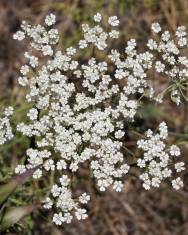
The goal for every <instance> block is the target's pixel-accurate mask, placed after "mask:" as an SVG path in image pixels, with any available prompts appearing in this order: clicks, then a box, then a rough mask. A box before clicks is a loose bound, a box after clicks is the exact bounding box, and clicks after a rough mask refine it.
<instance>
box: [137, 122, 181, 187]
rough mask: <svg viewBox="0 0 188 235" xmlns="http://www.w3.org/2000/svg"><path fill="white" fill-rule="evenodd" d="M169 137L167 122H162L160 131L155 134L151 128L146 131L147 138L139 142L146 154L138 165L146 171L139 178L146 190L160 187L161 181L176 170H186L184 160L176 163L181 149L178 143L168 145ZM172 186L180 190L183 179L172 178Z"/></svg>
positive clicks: (139, 146)
mask: <svg viewBox="0 0 188 235" xmlns="http://www.w3.org/2000/svg"><path fill="white" fill-rule="evenodd" d="M167 137H168V129H167V126H166V123H164V122H162V123H160V125H159V133H157V134H154V133H153V131H151V130H150V129H149V130H148V131H147V132H146V139H141V140H139V141H138V142H137V145H138V148H141V149H142V150H143V151H144V156H143V158H139V159H138V161H137V165H138V167H139V168H141V169H142V170H143V171H144V173H142V174H141V175H140V176H139V178H140V179H141V180H142V181H143V187H144V188H145V189H146V190H149V189H150V188H151V187H159V186H160V184H161V182H162V181H163V180H165V179H167V178H170V177H172V174H173V173H174V172H177V173H179V172H181V171H183V170H185V164H184V163H183V162H177V163H174V162H176V161H177V158H179V156H180V149H179V148H178V147H177V146H176V145H172V146H171V147H170V148H169V147H167V146H166V144H165V142H164V141H165V140H166V139H167ZM172 186H173V188H174V189H176V190H178V189H180V188H181V187H183V181H182V180H181V178H180V177H178V178H176V179H174V180H172Z"/></svg>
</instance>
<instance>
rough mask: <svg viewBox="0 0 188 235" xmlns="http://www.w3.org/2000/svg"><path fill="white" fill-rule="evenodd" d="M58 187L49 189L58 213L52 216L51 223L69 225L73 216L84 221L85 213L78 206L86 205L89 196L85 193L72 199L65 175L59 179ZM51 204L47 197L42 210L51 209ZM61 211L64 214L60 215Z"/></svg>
mask: <svg viewBox="0 0 188 235" xmlns="http://www.w3.org/2000/svg"><path fill="white" fill-rule="evenodd" d="M59 181H60V186H59V185H57V184H55V185H53V187H52V189H51V194H52V197H53V198H54V199H55V201H56V203H55V206H56V208H57V210H58V211H59V212H58V213H55V214H54V216H53V222H54V223H55V224H56V225H61V224H62V223H64V222H66V223H70V222H71V221H72V219H73V214H74V216H75V217H76V218H77V219H78V220H84V219H86V218H87V213H86V212H87V211H86V209H84V208H81V207H80V205H84V204H87V203H88V201H89V200H90V196H89V195H87V194H86V193H83V194H82V195H80V196H79V197H78V198H77V200H75V198H74V199H73V198H72V192H71V190H70V189H69V187H70V184H71V182H70V179H69V178H68V176H67V175H63V176H62V177H61V178H60V179H59ZM53 204H54V203H53V202H52V200H51V198H50V197H47V198H46V199H45V201H44V208H46V209H51V208H52V206H53ZM62 211H63V212H64V214H62Z"/></svg>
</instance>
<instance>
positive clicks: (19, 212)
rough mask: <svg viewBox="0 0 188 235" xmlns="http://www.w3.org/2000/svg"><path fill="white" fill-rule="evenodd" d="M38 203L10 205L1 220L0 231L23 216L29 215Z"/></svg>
mask: <svg viewBox="0 0 188 235" xmlns="http://www.w3.org/2000/svg"><path fill="white" fill-rule="evenodd" d="M39 207H40V204H34V205H29V206H20V207H11V208H9V209H8V210H7V211H6V212H5V213H4V216H3V218H2V220H1V225H0V231H5V230H6V229H8V228H10V227H11V226H13V225H14V224H16V223H18V222H19V221H20V220H21V219H22V218H23V217H24V216H26V215H29V214H30V213H31V212H33V211H34V210H36V209H38V208H39Z"/></svg>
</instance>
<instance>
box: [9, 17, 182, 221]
mask: <svg viewBox="0 0 188 235" xmlns="http://www.w3.org/2000/svg"><path fill="white" fill-rule="evenodd" d="M55 19H56V17H55V16H54V15H53V14H50V15H49V16H47V17H46V19H45V23H46V26H45V27H43V26H41V25H37V26H31V25H30V24H28V23H26V22H23V23H22V26H21V28H22V30H21V31H18V32H17V33H16V34H15V35H14V38H15V39H17V40H22V39H24V38H25V37H29V38H30V39H31V42H30V46H31V50H29V52H26V53H25V57H26V58H27V59H28V63H27V64H25V65H23V66H22V67H21V69H20V72H21V74H22V76H21V77H20V78H19V83H20V85H22V86H24V87H27V89H28V93H27V95H26V99H27V101H28V102H31V103H32V104H34V106H33V108H31V109H30V110H29V111H28V113H27V117H28V122H27V123H26V124H25V123H23V122H21V123H19V124H18V125H17V130H18V131H19V132H21V133H22V134H23V135H26V136H28V137H31V138H33V137H34V139H35V145H36V146H35V147H33V146H32V147H30V148H29V149H28V150H27V151H26V155H27V163H26V164H25V165H18V166H17V167H16V169H15V172H16V173H22V172H24V171H25V170H26V169H29V168H34V167H37V170H36V171H35V173H34V175H33V177H34V178H36V179H37V178H40V177H41V176H42V175H43V173H44V172H49V174H50V173H51V172H52V173H54V174H55V176H57V177H59V181H60V184H61V185H60V186H59V185H58V184H54V185H53V187H52V189H51V195H50V196H48V197H47V198H46V200H45V203H44V207H45V208H46V209H50V208H52V207H53V208H56V210H57V213H55V214H54V217H53V221H54V222H55V223H56V224H57V225H61V224H62V223H63V222H67V223H70V222H71V220H72V218H73V217H74V216H75V217H76V218H77V219H78V220H80V219H85V218H86V217H87V214H86V210H85V209H84V208H82V207H80V205H81V204H85V203H87V201H89V195H87V194H86V193H83V194H82V195H81V196H80V197H79V198H78V197H77V196H74V192H73V190H71V184H72V182H71V179H72V175H76V174H77V173H78V172H79V170H80V168H81V167H82V166H83V164H88V165H89V167H90V170H91V172H92V174H91V175H92V177H93V178H94V179H95V181H96V183H97V186H98V187H99V189H100V190H101V191H105V190H106V189H107V188H108V187H112V188H113V189H114V190H116V191H117V192H119V191H121V190H122V188H123V178H124V177H125V176H126V175H127V174H128V172H129V169H130V166H129V164H128V163H127V161H126V160H127V159H126V156H125V154H124V151H123V149H124V148H123V142H124V135H125V130H124V129H125V126H126V125H127V124H128V123H129V122H132V121H134V116H135V114H136V112H137V109H138V107H139V105H140V98H135V97H136V95H137V96H138V97H142V96H143V95H146V94H147V93H148V89H149V88H150V86H149V85H148V81H147V71H148V70H149V69H151V67H152V58H153V55H152V54H151V53H149V52H144V53H138V52H137V50H136V41H135V40H134V39H131V40H129V41H128V42H127V46H126V47H125V51H124V53H123V54H120V53H119V52H118V51H117V50H115V49H114V50H111V51H110V53H108V52H107V51H108V50H106V48H107V47H108V45H109V44H110V42H111V40H112V39H115V38H117V37H118V35H119V33H118V31H117V30H114V28H113V27H117V26H118V24H119V20H118V18H117V16H111V17H109V19H108V24H109V26H108V29H107V30H106V29H105V28H104V27H102V26H101V24H99V23H100V22H101V20H102V16H101V15H100V14H99V13H97V14H96V15H95V16H94V22H95V23H96V25H94V26H93V27H90V26H89V25H88V24H84V25H83V26H82V29H83V39H82V40H80V41H79V43H78V45H76V46H75V47H69V48H67V49H66V50H63V51H62V50H59V49H58V47H57V48H56V47H55V44H57V43H58V39H59V36H58V31H57V30H56V29H52V28H51V26H52V25H53V24H55ZM109 27H112V29H110V30H109ZM109 40H110V41H109ZM85 47H88V50H89V49H91V51H92V52H94V50H93V48H95V49H96V50H97V49H98V50H100V53H103V57H102V58H103V59H100V60H99V59H97V58H96V56H95V53H93V55H92V56H91V58H89V59H88V60H87V61H84V62H81V63H80V61H79V50H82V49H83V48H85ZM34 49H36V50H37V51H39V52H41V53H42V54H43V56H44V57H45V59H44V61H42V62H41V63H39V58H41V57H40V56H38V57H36V55H35V50H34ZM37 54H38V55H39V53H37ZM81 61H82V60H81ZM33 68H35V69H33ZM174 151H175V152H176V151H177V150H176V149H175V148H174ZM62 175H63V176H62ZM177 182H179V181H178V179H177ZM174 184H176V183H175V182H174V183H173V185H174Z"/></svg>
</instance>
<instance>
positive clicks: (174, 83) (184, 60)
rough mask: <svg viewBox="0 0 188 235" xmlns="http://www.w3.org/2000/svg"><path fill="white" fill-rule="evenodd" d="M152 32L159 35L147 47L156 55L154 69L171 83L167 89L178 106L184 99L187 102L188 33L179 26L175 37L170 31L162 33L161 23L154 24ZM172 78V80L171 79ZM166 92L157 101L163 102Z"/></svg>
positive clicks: (150, 40) (149, 41)
mask: <svg viewBox="0 0 188 235" xmlns="http://www.w3.org/2000/svg"><path fill="white" fill-rule="evenodd" d="M151 29H152V31H153V32H154V33H156V34H157V37H156V39H155V40H154V39H149V40H148V43H147V46H148V48H149V49H150V50H151V51H152V54H153V55H154V69H155V71H156V72H158V73H160V75H163V74H164V75H165V76H166V77H167V78H168V81H170V86H169V87H168V88H167V90H168V92H171V98H172V101H174V102H175V103H176V104H177V105H179V104H180V102H181V96H182V98H185V99H186V100H187V97H185V95H184V94H183V93H184V86H185V87H187V83H188V57H187V56H186V54H187V46H188V41H187V33H186V28H185V27H184V26H179V27H178V28H177V30H176V32H175V35H171V33H170V32H169V31H167V30H166V31H164V32H162V29H161V26H160V25H159V23H153V24H152V27H151ZM169 78H170V79H169ZM163 96H164V92H162V93H160V95H158V97H157V101H159V102H162V98H163Z"/></svg>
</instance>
